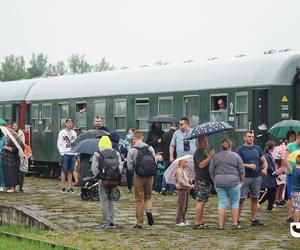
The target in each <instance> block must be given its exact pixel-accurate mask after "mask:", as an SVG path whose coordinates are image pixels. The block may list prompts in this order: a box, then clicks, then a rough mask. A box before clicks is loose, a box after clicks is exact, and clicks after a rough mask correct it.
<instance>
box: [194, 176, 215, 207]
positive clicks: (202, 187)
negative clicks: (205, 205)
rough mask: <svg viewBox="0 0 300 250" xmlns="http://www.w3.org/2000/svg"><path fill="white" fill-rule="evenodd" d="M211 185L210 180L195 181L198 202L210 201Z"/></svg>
mask: <svg viewBox="0 0 300 250" xmlns="http://www.w3.org/2000/svg"><path fill="white" fill-rule="evenodd" d="M211 185H212V182H211V181H209V180H205V179H201V180H195V196H196V200H197V201H204V202H207V201H208V197H209V194H210V190H211Z"/></svg>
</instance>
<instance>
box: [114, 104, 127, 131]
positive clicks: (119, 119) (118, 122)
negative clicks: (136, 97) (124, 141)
mask: <svg viewBox="0 0 300 250" xmlns="http://www.w3.org/2000/svg"><path fill="white" fill-rule="evenodd" d="M126 106H127V104H126V100H124V99H123V100H115V101H114V126H115V130H117V131H120V130H121V131H124V130H126V112H127V107H126Z"/></svg>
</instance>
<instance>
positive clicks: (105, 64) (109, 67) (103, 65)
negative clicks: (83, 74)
mask: <svg viewBox="0 0 300 250" xmlns="http://www.w3.org/2000/svg"><path fill="white" fill-rule="evenodd" d="M114 69H115V67H114V65H110V64H109V62H107V61H106V60H105V57H103V58H102V60H101V62H100V63H98V64H96V65H94V67H93V71H94V72H101V71H108V70H109V71H110V70H114Z"/></svg>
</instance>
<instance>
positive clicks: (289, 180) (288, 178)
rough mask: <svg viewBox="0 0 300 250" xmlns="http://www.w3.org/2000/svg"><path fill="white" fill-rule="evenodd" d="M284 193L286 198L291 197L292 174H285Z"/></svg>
mask: <svg viewBox="0 0 300 250" xmlns="http://www.w3.org/2000/svg"><path fill="white" fill-rule="evenodd" d="M286 193H287V197H288V199H292V175H291V174H287V175H286Z"/></svg>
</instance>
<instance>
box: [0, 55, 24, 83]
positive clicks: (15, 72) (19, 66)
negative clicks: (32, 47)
mask: <svg viewBox="0 0 300 250" xmlns="http://www.w3.org/2000/svg"><path fill="white" fill-rule="evenodd" d="M26 78H28V73H27V72H26V69H25V60H24V57H23V56H14V55H10V56H7V57H5V58H4V62H2V63H1V70H0V81H2V82H5V81H14V80H20V79H26Z"/></svg>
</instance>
